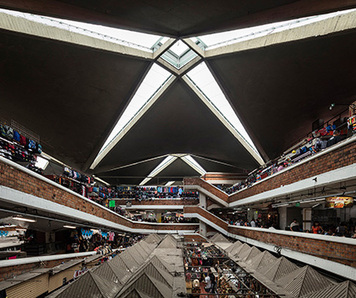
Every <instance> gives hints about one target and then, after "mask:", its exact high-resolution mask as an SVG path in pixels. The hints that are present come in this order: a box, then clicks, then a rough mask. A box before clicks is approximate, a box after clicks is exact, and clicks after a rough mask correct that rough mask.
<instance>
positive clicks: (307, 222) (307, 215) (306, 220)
mask: <svg viewBox="0 0 356 298" xmlns="http://www.w3.org/2000/svg"><path fill="white" fill-rule="evenodd" d="M302 214H303V231H306V230H308V231H310V230H311V225H312V223H311V219H312V209H311V208H303V212H302Z"/></svg>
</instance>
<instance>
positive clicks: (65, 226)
mask: <svg viewBox="0 0 356 298" xmlns="http://www.w3.org/2000/svg"><path fill="white" fill-rule="evenodd" d="M63 228H67V229H76V228H77V227H75V226H68V225H64V226H63Z"/></svg>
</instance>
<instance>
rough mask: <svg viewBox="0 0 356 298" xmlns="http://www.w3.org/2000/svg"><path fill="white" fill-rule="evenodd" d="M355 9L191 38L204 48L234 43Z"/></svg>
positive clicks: (208, 48)
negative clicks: (204, 45) (199, 42)
mask: <svg viewBox="0 0 356 298" xmlns="http://www.w3.org/2000/svg"><path fill="white" fill-rule="evenodd" d="M355 10H356V9H348V10H343V11H337V12H332V13H327V14H322V15H317V16H311V17H304V18H298V19H293V20H288V21H283V22H276V23H270V24H265V25H260V26H254V27H249V28H244V29H237V30H231V31H227V32H221V33H214V34H208V35H203V36H199V38H196V37H194V38H192V41H194V42H197V40H201V41H203V42H204V43H205V44H206V46H207V48H206V50H210V49H214V48H218V47H222V46H225V45H229V44H234V43H237V42H241V41H245V40H249V39H253V38H257V37H261V36H265V35H268V34H271V33H276V32H281V31H284V30H289V29H292V28H296V27H300V26H305V25H308V24H311V23H315V22H320V21H322V20H325V19H328V18H332V17H335V16H338V15H342V14H346V13H349V12H352V11H355Z"/></svg>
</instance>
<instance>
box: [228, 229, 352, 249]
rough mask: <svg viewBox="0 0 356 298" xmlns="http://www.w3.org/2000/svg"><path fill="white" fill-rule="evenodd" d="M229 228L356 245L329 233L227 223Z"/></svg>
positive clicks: (348, 239) (349, 239) (350, 240)
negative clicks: (322, 233)
mask: <svg viewBox="0 0 356 298" xmlns="http://www.w3.org/2000/svg"><path fill="white" fill-rule="evenodd" d="M229 228H235V229H242V230H250V231H258V232H263V233H272V234H278V235H286V236H291V237H300V238H308V239H314V240H320V241H327V242H337V243H342V244H348V245H356V240H355V239H352V238H346V237H338V236H329V235H321V234H313V233H302V232H292V231H284V230H277V229H263V228H251V227H242V226H234V225H229ZM232 234H233V233H232ZM234 235H235V234H234Z"/></svg>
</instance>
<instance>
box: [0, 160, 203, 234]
mask: <svg viewBox="0 0 356 298" xmlns="http://www.w3.org/2000/svg"><path fill="white" fill-rule="evenodd" d="M0 185H4V186H7V187H10V188H13V189H16V190H19V191H22V192H25V193H28V194H32V195H34V196H37V197H40V198H43V199H46V200H48V201H52V202H55V203H58V204H62V205H64V206H67V207H70V208H73V209H76V210H80V211H83V212H86V213H88V214H92V215H95V216H98V217H102V218H105V219H107V220H109V221H112V222H114V223H118V224H122V225H124V226H127V227H129V228H137V229H152V230H172V229H174V230H193V231H194V230H195V229H196V228H197V225H194V226H193V225H181V224H179V225H177V224H172V225H150V224H145V223H138V222H137V223H136V222H135V223H132V222H130V221H129V220H127V219H126V218H122V217H120V216H118V215H116V214H114V213H112V212H110V211H109V210H107V209H105V208H102V207H100V206H98V205H96V204H94V203H92V202H91V201H87V200H84V199H83V198H81V197H79V196H76V195H74V194H72V193H70V192H67V191H66V190H63V189H61V188H60V187H59V185H58V187H57V186H55V185H52V184H50V183H48V182H45V181H42V180H39V179H38V178H37V177H34V176H32V175H30V174H27V173H25V172H23V171H21V170H19V169H16V168H14V167H12V166H10V165H8V164H6V163H4V162H1V161H0Z"/></svg>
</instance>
